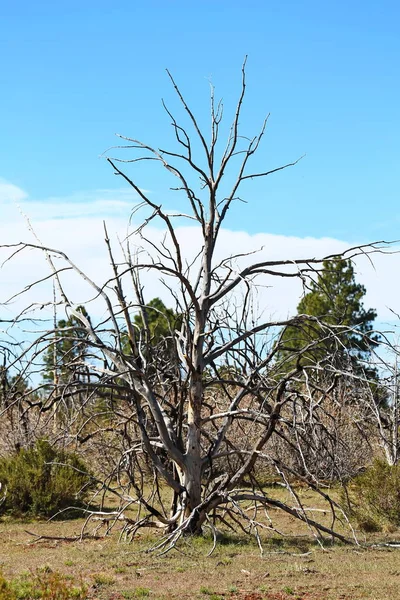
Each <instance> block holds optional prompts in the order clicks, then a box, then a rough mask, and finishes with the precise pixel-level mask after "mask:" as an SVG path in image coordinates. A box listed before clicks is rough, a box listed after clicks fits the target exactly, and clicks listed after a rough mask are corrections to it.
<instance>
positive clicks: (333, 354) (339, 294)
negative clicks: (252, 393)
mask: <svg viewBox="0 0 400 600" xmlns="http://www.w3.org/2000/svg"><path fill="white" fill-rule="evenodd" d="M310 288H311V289H310V292H309V293H308V294H306V295H305V296H304V297H303V298H302V300H301V301H300V303H299V305H298V307H297V312H298V314H299V315H309V316H311V317H317V320H316V319H310V320H305V321H301V323H299V325H298V326H290V327H287V328H286V329H285V331H284V333H283V337H282V344H283V350H282V351H280V352H279V355H278V356H279V358H280V359H287V361H288V363H290V364H288V366H290V367H292V366H293V364H294V363H295V362H296V360H297V359H296V358H293V359H291V360H289V357H290V356H292V355H293V353H298V352H299V351H303V353H302V356H301V357H300V358H299V364H300V365H304V364H310V363H315V362H320V361H324V360H326V359H328V358H329V360H330V361H331V362H332V358H334V359H335V360H336V361H337V362H340V361H343V359H344V357H345V356H346V354H348V355H349V356H350V357H351V359H352V362H353V364H354V365H356V366H357V365H358V364H359V361H361V360H366V359H367V358H368V356H369V354H370V351H371V348H372V347H373V346H374V345H376V344H377V337H376V336H374V335H373V332H372V330H373V321H374V319H375V317H376V312H375V310H373V309H368V310H365V308H364V306H363V298H364V296H365V293H366V290H365V287H364V286H363V285H360V284H359V283H356V281H355V276H354V269H353V265H352V263H351V261H350V260H344V259H342V258H335V259H333V260H326V261H324V263H323V269H322V271H321V272H320V273H319V274H318V277H317V279H316V280H315V281H312V282H311V284H310ZM321 323H322V325H321ZM325 325H326V326H328V327H326V326H325ZM329 326H332V327H333V328H334V331H335V337H334V336H333V335H332V334H331V332H330V331H329ZM307 347H308V349H307V350H306V351H304V349H305V348H307Z"/></svg>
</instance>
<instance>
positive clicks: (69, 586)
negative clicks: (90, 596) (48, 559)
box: [0, 569, 87, 600]
mask: <svg viewBox="0 0 400 600" xmlns="http://www.w3.org/2000/svg"><path fill="white" fill-rule="evenodd" d="M86 598H87V588H86V586H85V585H84V584H83V583H82V582H80V584H79V585H74V583H73V582H72V581H71V580H69V579H67V578H66V577H65V576H64V575H62V574H61V573H58V572H57V571H54V572H53V571H52V570H51V569H48V570H44V571H43V570H40V569H37V570H36V572H35V573H28V574H27V575H23V576H21V577H19V578H18V579H14V580H12V581H7V580H6V579H5V578H4V577H3V575H2V574H1V573H0V600H32V599H37V600H86Z"/></svg>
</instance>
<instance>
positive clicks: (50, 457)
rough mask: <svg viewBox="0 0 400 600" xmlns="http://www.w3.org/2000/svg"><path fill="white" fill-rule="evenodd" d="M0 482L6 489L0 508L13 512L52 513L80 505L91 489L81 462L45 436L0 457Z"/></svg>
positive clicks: (33, 514) (21, 513)
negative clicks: (12, 453)
mask: <svg viewBox="0 0 400 600" xmlns="http://www.w3.org/2000/svg"><path fill="white" fill-rule="evenodd" d="M52 463H53V464H52ZM54 463H62V464H54ZM0 483H1V484H2V490H5V489H6V496H5V500H4V502H3V503H2V505H1V507H0V510H1V511H2V512H9V513H11V514H14V515H17V516H19V515H26V514H29V515H32V516H52V515H54V514H55V513H57V512H58V511H59V510H62V509H64V508H67V507H69V506H79V505H81V504H82V502H83V501H84V500H85V498H86V497H87V494H88V493H89V491H90V490H91V489H93V483H92V482H91V478H90V476H89V475H88V474H87V468H86V466H85V464H84V462H83V461H82V460H81V459H80V458H78V457H77V456H76V455H75V454H72V453H69V452H66V451H64V450H58V449H56V448H53V447H52V446H51V445H50V443H49V442H48V441H46V440H38V441H37V442H36V444H35V446H33V447H32V448H29V449H22V450H20V451H19V452H18V453H16V454H14V455H12V456H9V457H6V458H1V459H0Z"/></svg>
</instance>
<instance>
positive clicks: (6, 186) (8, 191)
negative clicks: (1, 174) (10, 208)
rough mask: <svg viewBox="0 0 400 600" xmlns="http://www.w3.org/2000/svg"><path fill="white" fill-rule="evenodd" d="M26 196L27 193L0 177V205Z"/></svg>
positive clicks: (20, 199)
mask: <svg viewBox="0 0 400 600" xmlns="http://www.w3.org/2000/svg"><path fill="white" fill-rule="evenodd" d="M27 197H28V194H27V193H26V192H24V190H21V188H19V187H18V186H16V185H14V184H12V183H8V182H7V181H5V180H4V179H0V205H4V204H7V203H11V202H21V201H22V200H25V198H27Z"/></svg>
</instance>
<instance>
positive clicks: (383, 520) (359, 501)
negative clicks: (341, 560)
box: [342, 460, 400, 532]
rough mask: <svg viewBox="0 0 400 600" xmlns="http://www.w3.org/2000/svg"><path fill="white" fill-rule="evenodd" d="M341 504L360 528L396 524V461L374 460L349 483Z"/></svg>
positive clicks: (399, 520) (399, 470) (399, 500)
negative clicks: (393, 463) (346, 507)
mask: <svg viewBox="0 0 400 600" xmlns="http://www.w3.org/2000/svg"><path fill="white" fill-rule="evenodd" d="M342 501H343V503H344V504H345V506H346V505H347V506H348V507H349V508H350V512H351V514H352V515H353V517H355V519H356V521H357V522H358V524H359V526H360V528H361V529H363V530H364V531H368V532H370V531H380V530H381V529H384V528H388V527H389V528H390V527H391V526H394V527H399V526H400V464H396V465H388V464H387V462H385V461H384V460H375V462H374V463H373V464H372V466H371V467H369V468H368V469H367V470H366V471H365V472H364V473H363V474H362V475H359V476H358V477H356V478H355V479H354V480H353V481H352V482H351V485H350V486H349V490H348V496H347V497H346V498H345V497H344V494H343V498H342Z"/></svg>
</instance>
